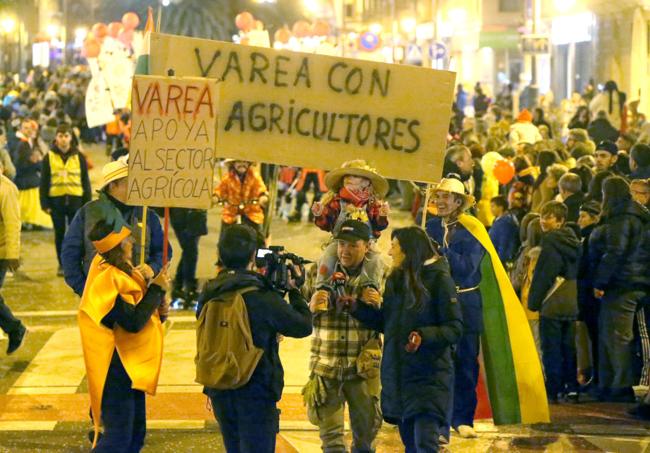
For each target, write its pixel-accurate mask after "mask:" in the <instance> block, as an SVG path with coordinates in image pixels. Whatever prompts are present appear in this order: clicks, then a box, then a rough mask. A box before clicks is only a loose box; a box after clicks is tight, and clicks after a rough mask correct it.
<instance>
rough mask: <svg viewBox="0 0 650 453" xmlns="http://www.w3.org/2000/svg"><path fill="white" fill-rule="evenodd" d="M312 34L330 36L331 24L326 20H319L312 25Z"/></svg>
mask: <svg viewBox="0 0 650 453" xmlns="http://www.w3.org/2000/svg"><path fill="white" fill-rule="evenodd" d="M311 34H312V35H314V36H328V35H329V34H330V24H329V23H327V22H325V21H324V20H317V21H316V22H314V25H312V27H311Z"/></svg>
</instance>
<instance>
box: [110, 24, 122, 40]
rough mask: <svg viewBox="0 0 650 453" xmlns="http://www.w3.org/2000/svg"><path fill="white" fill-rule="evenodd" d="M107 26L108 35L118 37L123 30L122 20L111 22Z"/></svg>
mask: <svg viewBox="0 0 650 453" xmlns="http://www.w3.org/2000/svg"><path fill="white" fill-rule="evenodd" d="M106 28H107V29H108V36H110V37H111V38H115V39H117V37H118V36H119V34H120V31H122V22H111V23H110V24H108V27H106Z"/></svg>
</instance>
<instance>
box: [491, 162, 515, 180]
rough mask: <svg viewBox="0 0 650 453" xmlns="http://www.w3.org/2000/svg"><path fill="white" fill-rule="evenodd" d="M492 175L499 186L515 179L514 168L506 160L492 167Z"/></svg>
mask: <svg viewBox="0 0 650 453" xmlns="http://www.w3.org/2000/svg"><path fill="white" fill-rule="evenodd" d="M492 173H493V174H494V177H495V178H496V179H497V181H499V183H500V184H508V183H509V182H510V181H512V178H514V177H515V166H514V165H512V163H510V162H508V161H507V160H500V161H498V162H497V163H496V165H495V166H494V170H493V171H492Z"/></svg>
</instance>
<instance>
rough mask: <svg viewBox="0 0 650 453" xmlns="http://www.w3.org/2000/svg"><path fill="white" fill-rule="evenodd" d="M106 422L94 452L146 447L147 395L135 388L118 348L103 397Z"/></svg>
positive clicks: (126, 451) (132, 452)
mask: <svg viewBox="0 0 650 453" xmlns="http://www.w3.org/2000/svg"><path fill="white" fill-rule="evenodd" d="M102 423H103V425H104V434H103V436H102V437H101V438H100V439H99V441H98V442H97V446H96V447H95V449H94V450H93V452H94V453H138V452H139V451H140V450H142V447H143V446H144V438H145V435H146V433H147V414H146V406H145V395H144V392H142V391H140V390H134V389H132V388H131V378H130V377H129V375H128V374H127V373H126V370H125V369H124V365H122V361H121V360H120V356H119V355H118V354H117V351H115V352H113V359H112V360H111V365H110V367H109V368H108V374H107V376H106V384H105V386H104V394H103V396H102Z"/></svg>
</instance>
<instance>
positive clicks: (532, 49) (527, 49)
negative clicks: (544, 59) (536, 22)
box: [521, 35, 551, 55]
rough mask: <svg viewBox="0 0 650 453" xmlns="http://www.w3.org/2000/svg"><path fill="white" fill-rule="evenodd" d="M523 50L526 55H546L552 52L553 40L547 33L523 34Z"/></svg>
mask: <svg viewBox="0 0 650 453" xmlns="http://www.w3.org/2000/svg"><path fill="white" fill-rule="evenodd" d="M521 51H522V53H524V54H526V55H545V54H549V53H551V42H550V39H549V38H548V36H545V35H522V37H521Z"/></svg>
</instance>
